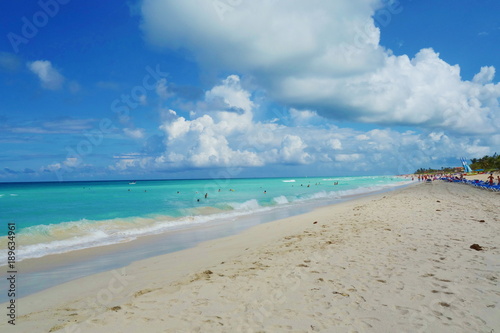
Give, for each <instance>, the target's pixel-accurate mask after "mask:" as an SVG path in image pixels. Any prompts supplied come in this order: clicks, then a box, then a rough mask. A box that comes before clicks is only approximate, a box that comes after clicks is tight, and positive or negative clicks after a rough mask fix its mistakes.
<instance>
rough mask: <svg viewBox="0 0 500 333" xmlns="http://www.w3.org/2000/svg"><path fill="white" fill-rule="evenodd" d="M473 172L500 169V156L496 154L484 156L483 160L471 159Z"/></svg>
mask: <svg viewBox="0 0 500 333" xmlns="http://www.w3.org/2000/svg"><path fill="white" fill-rule="evenodd" d="M470 161H471V162H472V164H471V165H470V167H471V168H472V170H477V169H484V170H485V171H489V170H495V169H500V155H498V154H497V153H495V154H494V155H493V156H488V155H486V156H484V157H481V158H471V160H470Z"/></svg>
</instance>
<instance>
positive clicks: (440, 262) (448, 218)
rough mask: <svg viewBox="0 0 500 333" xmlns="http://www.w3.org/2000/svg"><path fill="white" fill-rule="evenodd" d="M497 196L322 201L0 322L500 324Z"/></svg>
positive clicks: (381, 327) (273, 326)
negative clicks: (475, 246)
mask: <svg viewBox="0 0 500 333" xmlns="http://www.w3.org/2000/svg"><path fill="white" fill-rule="evenodd" d="M499 199H500V194H499V193H494V192H489V191H486V190H481V189H478V188H474V187H472V186H468V185H463V184H453V183H445V182H441V181H436V182H433V183H432V184H423V183H420V184H415V185H412V186H409V187H407V188H403V189H399V190H396V191H392V192H387V193H384V194H377V195H373V196H369V197H364V198H361V199H356V200H353V201H349V202H345V203H342V204H337V205H333V206H329V207H324V208H320V209H317V210H315V211H313V212H311V213H308V214H304V215H300V216H295V217H291V218H287V219H284V220H280V221H275V222H271V223H267V224H263V225H259V226H257V227H253V228H251V229H249V230H247V231H244V232H243V233H241V234H238V235H235V236H231V237H228V238H224V239H217V240H213V241H209V242H206V243H203V244H201V245H199V246H197V247H196V248H192V249H188V250H184V251H180V252H176V253H171V254H167V255H163V256H159V257H154V258H150V259H147V260H142V261H138V262H135V263H134V264H132V265H130V266H128V267H125V268H123V269H118V270H114V271H109V272H105V273H101V274H96V275H92V276H89V277H86V278H82V279H79V280H75V281H71V282H68V283H65V284H63V285H59V286H57V287H54V288H51V289H48V290H45V291H43V292H40V293H37V294H33V295H30V296H28V297H25V298H22V299H19V300H18V301H17V302H18V304H17V306H18V308H17V309H18V313H17V315H18V316H17V319H16V325H15V326H12V325H9V324H7V323H6V319H5V316H4V320H3V321H2V322H1V323H0V330H1V331H2V332H134V333H135V332H384V333H387V332H453V333H456V332H488V333H490V332H498V331H499V330H500V304H499V302H500V286H499V279H500V260H499V258H500V249H499V244H500V208H499V203H500V200H499ZM473 244H478V245H479V246H480V248H481V250H480V251H478V250H475V249H471V248H470V246H471V245H473ZM40 260H43V258H42V259H40ZM19 287H20V288H21V287H22V286H19ZM5 306H6V304H5V303H4V304H2V308H3V309H4V312H5V311H6V310H5Z"/></svg>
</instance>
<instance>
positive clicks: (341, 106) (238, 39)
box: [142, 0, 500, 134]
mask: <svg viewBox="0 0 500 333" xmlns="http://www.w3.org/2000/svg"><path fill="white" fill-rule="evenodd" d="M214 3H216V2H214V1H212V0H193V1H183V2H178V1H164V0H146V1H144V2H143V5H142V17H143V25H142V29H143V31H144V32H145V35H146V37H147V39H148V40H149V41H150V42H151V43H153V44H156V45H159V46H162V47H168V48H172V49H180V48H185V49H188V50H190V51H191V52H192V54H193V55H194V57H195V58H196V59H197V60H198V62H199V63H200V64H201V65H202V66H205V67H207V68H210V69H212V70H214V69H215V70H219V71H220V72H227V71H233V72H238V73H244V74H247V75H249V76H251V77H252V78H253V79H255V82H256V83H258V84H259V85H260V86H261V87H263V88H265V89H266V91H267V93H268V95H269V96H270V97H271V98H273V99H275V100H277V101H279V102H282V103H284V104H286V105H291V106H293V107H295V108H296V109H301V110H311V111H317V113H318V114H320V115H322V116H324V117H328V118H333V119H347V120H354V121H361V122H367V123H378V124H395V125H416V126H420V127H422V128H431V129H444V130H450V131H454V132H456V133H469V134H473V133H479V132H482V133H485V132H488V133H493V132H495V131H498V130H499V127H500V108H499V105H498V98H500V84H493V83H491V82H492V80H493V75H494V71H495V70H494V68H493V67H483V68H482V69H481V72H480V73H478V74H477V75H476V76H475V77H474V79H473V80H472V81H464V80H462V79H461V76H460V68H459V66H458V65H450V64H448V63H446V62H445V61H443V60H442V59H440V57H439V54H438V53H436V52H435V51H433V50H432V49H423V50H421V51H420V52H418V53H417V54H416V55H415V56H413V55H410V56H407V55H402V56H395V55H393V54H392V52H391V51H390V50H385V49H384V48H382V47H381V46H380V45H379V40H380V31H379V29H378V28H376V26H375V24H374V19H373V15H374V13H375V9H376V8H379V7H380V6H382V4H383V3H385V4H388V3H389V2H387V1H377V0H342V1H331V0H315V1H314V2H313V3H310V2H304V1H302V0H286V1H285V0H275V1H267V0H254V1H243V2H241V3H237V4H236V3H235V4H231V3H229V4H228V5H227V6H226V9H225V10H223V11H222V12H221V9H220V8H217V7H216V6H215V5H214ZM394 15H397V14H394ZM241 27H245V29H242V28H241ZM228 50H230V52H228ZM412 56H413V57H412Z"/></svg>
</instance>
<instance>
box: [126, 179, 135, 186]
mask: <svg viewBox="0 0 500 333" xmlns="http://www.w3.org/2000/svg"><path fill="white" fill-rule="evenodd" d="M128 184H129V185H135V184H136V181H135V180H134V181H133V182H130V183H128Z"/></svg>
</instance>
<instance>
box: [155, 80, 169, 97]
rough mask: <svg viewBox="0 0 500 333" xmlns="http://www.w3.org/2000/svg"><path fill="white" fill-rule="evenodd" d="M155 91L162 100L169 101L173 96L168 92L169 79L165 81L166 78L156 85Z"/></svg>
mask: <svg viewBox="0 0 500 333" xmlns="http://www.w3.org/2000/svg"><path fill="white" fill-rule="evenodd" d="M155 91H156V94H157V95H158V96H159V97H160V98H161V99H167V98H169V97H170V96H172V94H171V93H170V92H169V91H168V87H167V79H165V78H162V79H160V80H158V82H157V83H156V88H155Z"/></svg>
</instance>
